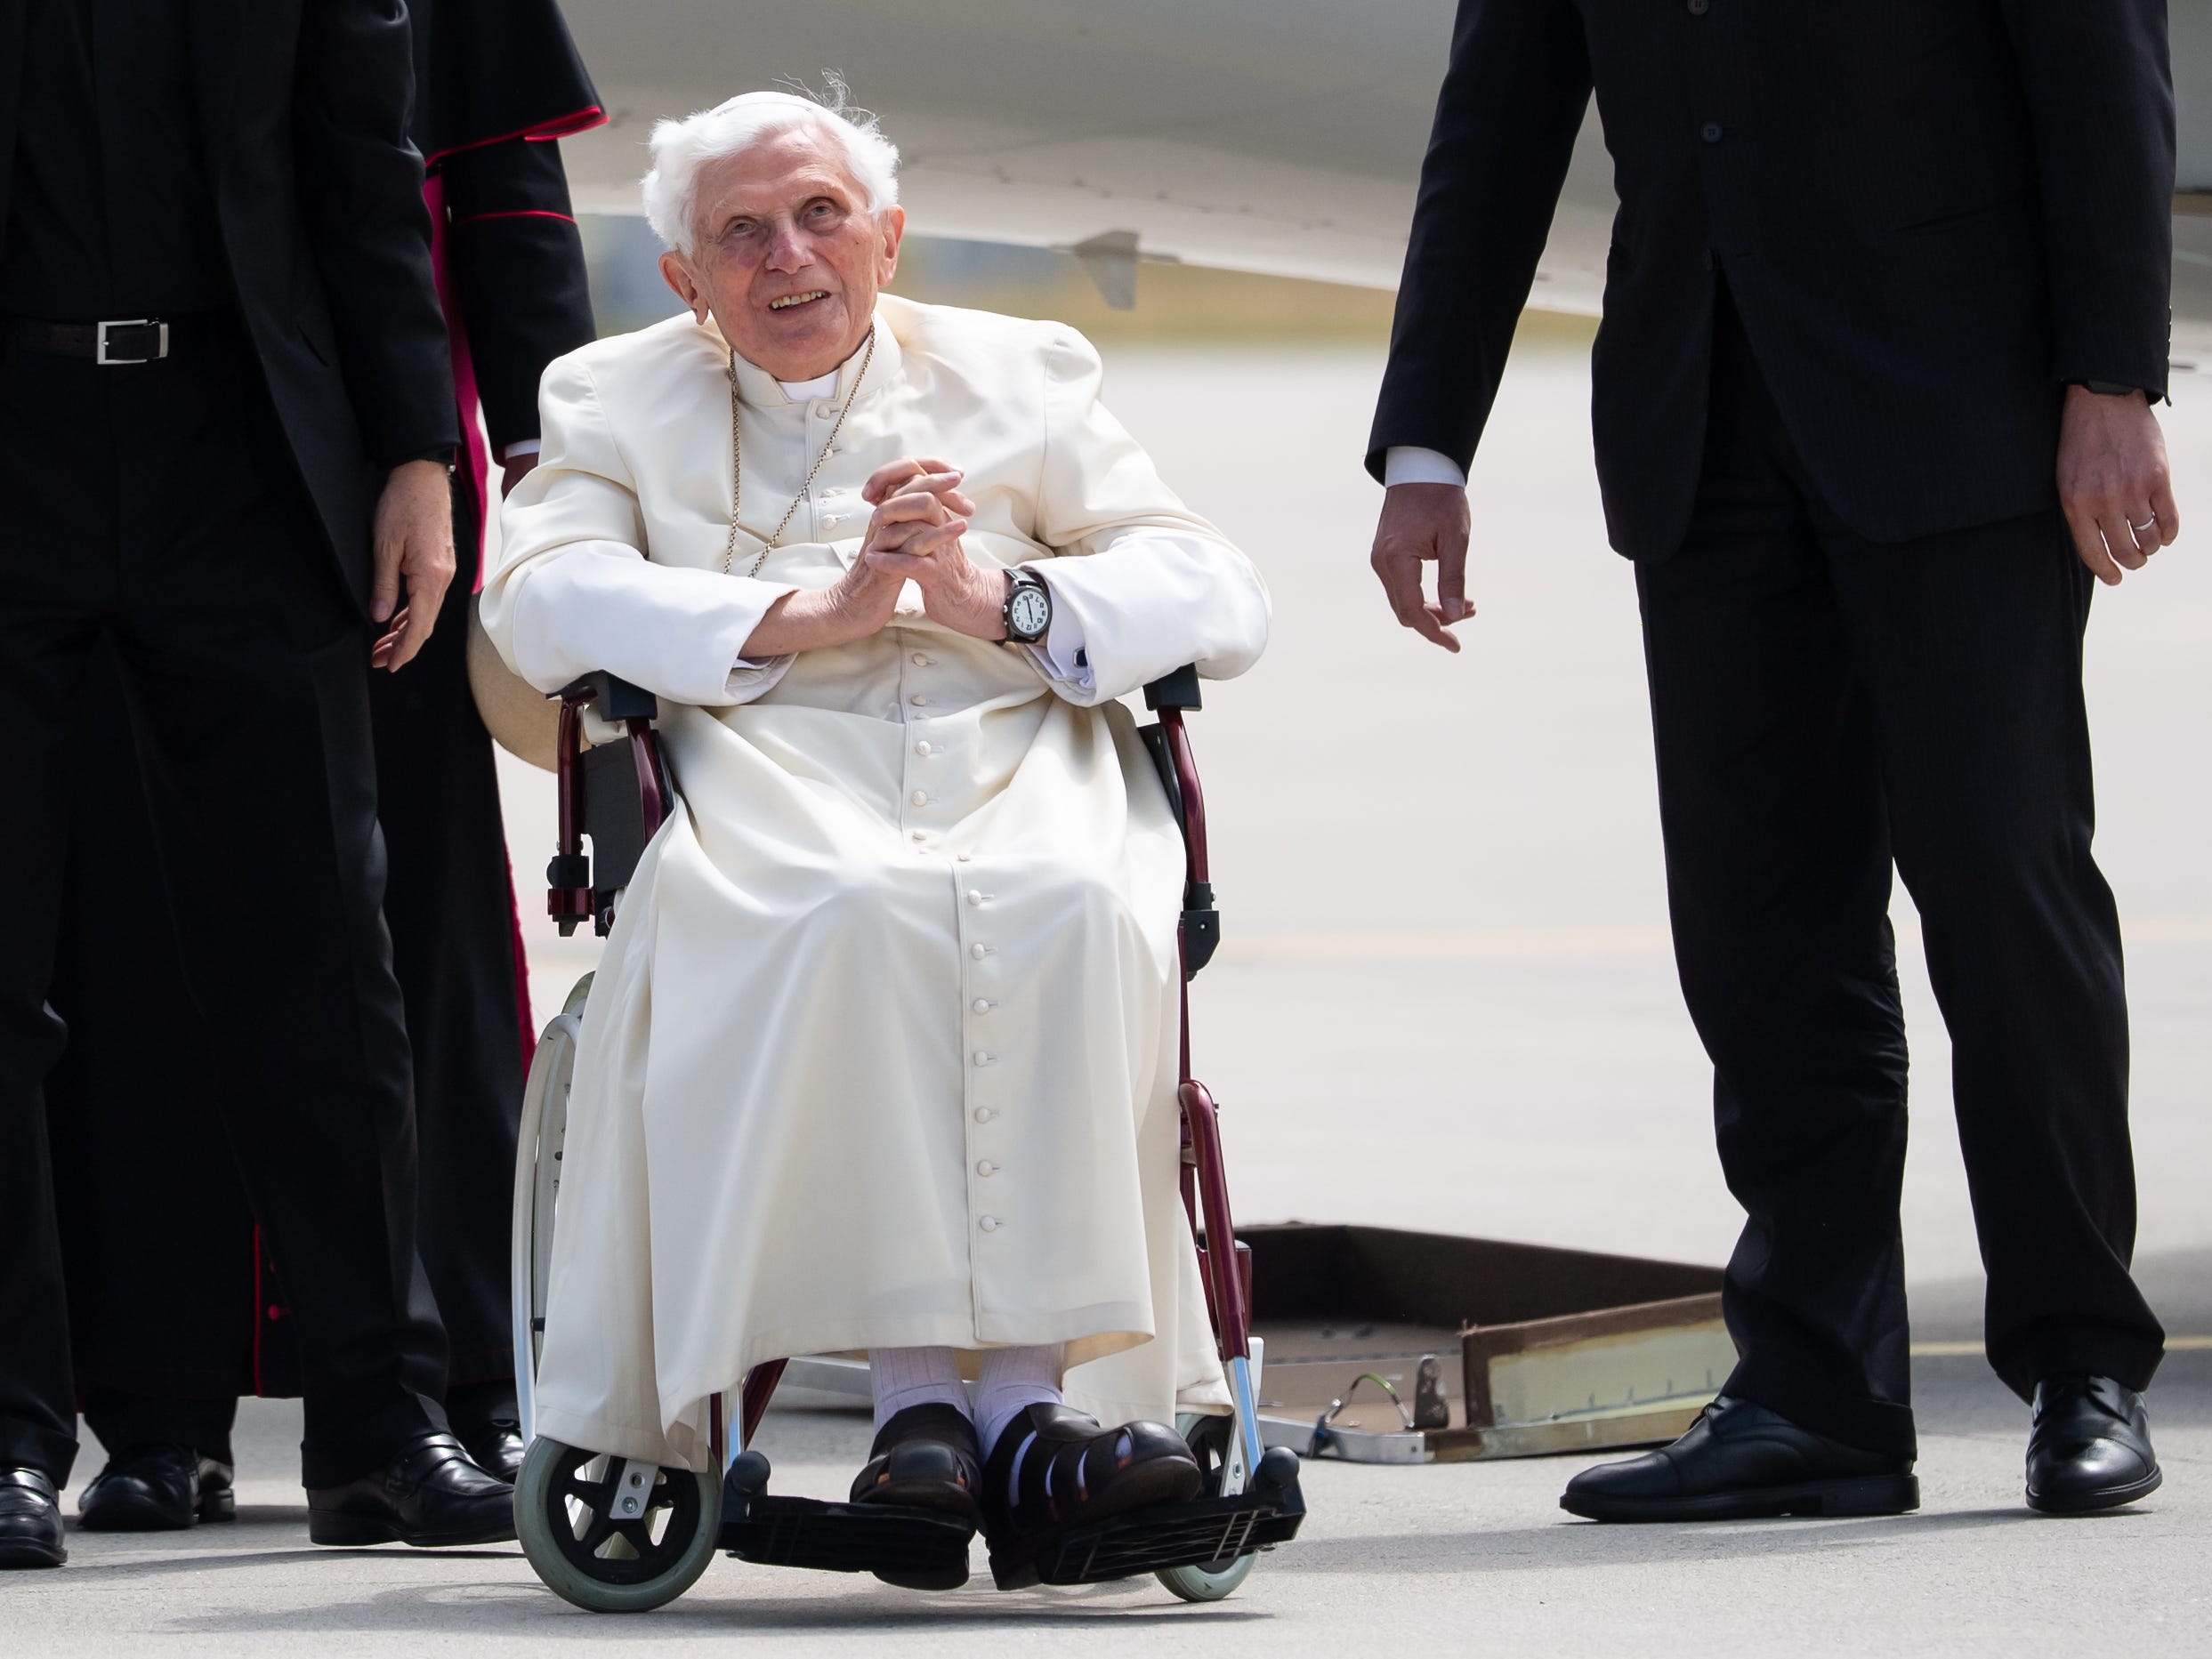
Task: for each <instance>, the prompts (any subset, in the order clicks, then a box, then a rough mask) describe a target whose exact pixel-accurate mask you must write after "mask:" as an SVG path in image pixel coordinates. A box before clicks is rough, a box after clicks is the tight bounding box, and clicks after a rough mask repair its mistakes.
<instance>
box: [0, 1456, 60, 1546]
mask: <svg viewBox="0 0 2212 1659" xmlns="http://www.w3.org/2000/svg"><path fill="white" fill-rule="evenodd" d="M68 1559H69V1551H68V1550H65V1549H64V1548H62V1545H61V1495H60V1494H58V1493H56V1492H55V1491H54V1489H53V1482H52V1480H51V1479H49V1478H47V1476H46V1473H45V1471H44V1470H37V1469H0V1567H11V1566H61V1564H62V1563H63V1562H64V1561H66V1560H68Z"/></svg>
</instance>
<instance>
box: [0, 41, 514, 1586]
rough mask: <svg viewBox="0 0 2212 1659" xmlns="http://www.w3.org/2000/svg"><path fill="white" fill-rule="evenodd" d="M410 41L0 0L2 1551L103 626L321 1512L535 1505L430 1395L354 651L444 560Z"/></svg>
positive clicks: (402, 1056)
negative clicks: (302, 1378)
mask: <svg viewBox="0 0 2212 1659" xmlns="http://www.w3.org/2000/svg"><path fill="white" fill-rule="evenodd" d="M410 85H411V80H410V72H409V68H408V31H407V21H406V15H405V12H404V11H403V9H402V8H401V6H400V4H398V0H318V3H317V4H311V5H309V4H302V3H301V0H197V3H196V4H190V5H189V6H188V5H187V4H185V0H157V3H155V4H145V3H143V0H139V3H135V4H127V5H126V4H122V3H121V0H0V158H5V160H6V163H7V165H6V167H5V170H4V171H0V191H4V194H0V348H4V350H0V469H4V481H5V499H6V502H7V511H8V513H9V525H8V535H7V536H6V537H5V538H4V540H0V771H4V774H5V776H6V777H8V778H9V780H10V785H11V788H10V794H9V805H8V809H7V810H6V812H5V813H0V865H4V866H5V867H6V868H7V869H8V870H10V871H11V872H12V873H13V875H12V881H13V883H14V886H13V892H14V897H15V903H14V906H13V909H12V914H11V917H10V926H9V927H8V929H7V930H5V932H4V934H0V1564H4V1565H8V1566H49V1565H55V1564H58V1563H59V1562H61V1560H62V1559H63V1558H64V1550H63V1546H62V1540H61V1526H60V1517H59V1512H58V1509H57V1506H56V1503H55V1495H54V1488H55V1485H56V1483H58V1482H60V1481H62V1480H64V1479H66V1478H67V1476H68V1473H69V1465H70V1462H71V1461H72V1459H73V1456H74V1454H75V1450H76V1444H75V1441H76V1437H75V1409H74V1405H75V1403H74V1399H73V1389H72V1385H71V1378H70V1373H69V1335H68V1315H67V1310H66V1308H65V1306H64V1297H63V1294H62V1292H61V1268H60V1262H59V1260H57V1254H58V1252H57V1249H56V1245H55V1229H54V1217H53V1203H52V1188H51V1182H50V1180H49V1177H48V1170H47V1154H46V1146H45V1136H44V1128H43V1115H42V1113H41V1111H40V1107H39V1091H40V1083H41V1080H42V1079H43V1078H44V1075H45V1074H46V1073H47V1071H48V1070H49V1069H50V1068H51V1067H52V1065H53V1062H54V1059H55V1056H56V1054H57V1053H58V1052H59V1051H60V1050H61V1047H62V1045H63V1043H64V1041H65V1038H66V1030H65V1027H64V1026H63V1024H62V1022H61V1020H60V1019H57V1018H56V1017H55V1016H54V1014H53V1012H52V1010H51V1009H50V1008H48V1007H47V1006H46V1003H45V998H46V990H47V984H48V978H49V975H50V972H51V967H52V961H53V956H54V943H55V931H56V913H57V907H58V905H59V900H60V894H61V873H62V871H63V869H64V867H65V866H66V863H67V861H68V859H69V856H70V848H69V834H68V825H69V812H70V797H71V794H72V791H73V772H74V765H73V760H72V745H73V743H74V742H75V740H76V738H77V734H78V731H79V711H78V689H79V687H80V685H81V684H82V682H83V681H84V679H85V672H86V665H87V664H88V662H89V661H90V659H91V657H92V656H93V652H94V651H95V650H96V649H103V648H104V649H107V650H109V651H111V652H112V654H113V656H114V658H115V660H116V662H117V664H118V665H119V668H120V671H121V677H122V681H123V684H124V689H125V702H126V705H127V706H128V709H129V715H130V721H131V726H132V729H133V741H134V746H135V749H136V752H137V755H138V761H139V766H140V769H141V774H142V778H143V783H144V785H145V788H146V792H147V794H148V797H149V800H150V801H151V804H152V808H153V813H154V819H155V824H156V827H157V832H158V836H159V843H160V850H161V854H162V858H163V862H164V865H165V874H166V877H167V881H168V885H169V888H170V890H171V891H172V893H173V894H174V899H175V903H176V906H177V913H178V920H179V934H180V945H181V947H182V953H183V957H184V961H185V963H186V966H187V968H188V970H189V972H190V989H191V995H192V996H193V998H194V1001H195V1003H197V1004H198V1009H199V1011H200V1012H201V1014H202V1016H203V1018H204V1020H205V1024H206V1030H207V1031H208V1033H209V1035H210V1045H211V1055H210V1058H211V1060H212V1062H213V1064H214V1065H215V1066H216V1067H220V1069H221V1071H222V1075H223V1077H224V1079H225V1083H226V1085H227V1086H226V1087H225V1089H224V1090H223V1091H222V1107H223V1111H224V1115H225V1122H226V1128H227V1131H228V1133H229V1139H230V1144H231V1146H232V1148H234V1150H235V1153H236V1155H237V1156H238V1163H239V1170H240V1174H241V1176H242V1179H243V1182H244V1185H245V1188H246V1194H247V1196H248V1198H249V1199H250V1201H251V1202H252V1204H253V1205H254V1211H255V1212H256V1214H257V1215H258V1216H259V1217H260V1218H261V1220H262V1225H263V1226H264V1228H267V1230H268V1231H269V1233H270V1236H271V1237H272V1239H273V1240H274V1243H275V1246H276V1249H277V1252H278V1253H279V1256H280V1257H281V1259H282V1260H283V1261H284V1263H285V1270H286V1274H287V1289H288V1290H289V1292H290V1293H291V1297H292V1301H293V1303H294V1309H295V1316H296V1322H297V1327H298V1333H299V1338H300V1341H301V1344H302V1349H303V1366H304V1369H305V1373H306V1387H305V1392H306V1397H307V1398H306V1438H305V1442H304V1444H303V1448H302V1451H303V1465H304V1470H305V1478H306V1482H307V1485H308V1487H309V1502H310V1535H311V1537H312V1538H313V1539H314V1540H315V1541H316V1542H325V1543H368V1542H385V1541H391V1540H404V1541H406V1542H415V1543H462V1542H480V1541H486V1540H489V1539H494V1538H500V1537H511V1536H513V1533H512V1531H511V1530H510V1529H511V1526H512V1518H511V1515H510V1514H509V1505H510V1501H511V1500H510V1491H509V1488H508V1487H507V1486H506V1485H505V1483H504V1482H501V1481H496V1480H494V1479H492V1478H490V1477H488V1476H487V1475H485V1474H484V1473H483V1472H482V1471H481V1470H478V1469H476V1468H475V1466H474V1465H473V1464H472V1463H470V1462H468V1461H467V1459H466V1457H465V1455H464V1454H463V1452H462V1450H461V1448H460V1446H459V1445H458V1444H457V1443H456V1441H455V1440H454V1439H453V1438H451V1436H450V1435H448V1433H446V1432H445V1428H444V1422H443V1419H442V1417H441V1415H440V1413H439V1410H438V1408H437V1406H436V1405H434V1404H433V1403H432V1399H431V1398H430V1396H431V1395H432V1394H433V1393H434V1391H435V1389H436V1387H437V1382H438V1373H439V1372H440V1368H441V1366H442V1363H443V1353H442V1342H441V1339H440V1336H439V1333H438V1331H437V1327H436V1322H435V1319H434V1317H433V1316H432V1315H431V1313H430V1311H429V1308H428V1299H427V1293H426V1290H425V1288H424V1285H423V1282H422V1272H421V1268H420V1266H419V1264H418V1262H417V1260H416V1187H415V1184H416V1169H415V1140H414V1126H413V1123H412V1121H411V1117H410V1103H409V1097H408V1044H407V1036H406V1032H405V1028H404V1027H403V1024H402V1022H401V1018H400V994H399V989H398V987H397V986H396V984H395V983H394V981H393V979H392V968H391V960H390V957H391V947H390V943H389V940H388V938H387V936H386V934H385V931H384V927H383V920H382V917H381V914H380V913H379V904H380V900H381V898H382V889H383V850H382V846H381V842H380V839H379V835H378V832H377V828H376V822H375V809H376V801H375V785H374V778H375V769H374V756H373V753H372V750H371V740H370V734H369V721H368V707H367V689H366V686H365V684H364V676H363V673H362V668H361V665H362V661H363V658H364V656H370V655H372V654H373V656H375V659H376V660H378V661H381V662H383V663H386V664H391V665H392V666H394V667H397V666H400V665H402V664H405V663H406V662H408V660H409V659H411V658H412V657H413V656H415V655H416V652H418V651H419V650H420V649H421V648H422V646H423V644H424V640H425V639H426V637H427V636H428V634H429V632H430V629H431V625H432V621H433V620H434V618H435V616H436V613H437V609H438V606H439V603H440V600H441V598H442V596H443V592H444V589H445V587H446V585H447V584H448V582H449V580H450V577H451V574H452V568H453V554H452V519H451V501H450V496H449V494H448V482H447V463H448V458H449V456H450V455H451V453H452V450H453V447H454V443H455V439H456V431H455V428H454V422H453V389H452V385H451V382H450V377H449V369H448V364H447V360H446V344H445V338H444V331H443V327H442V325H441V323H440V318H439V313H438V302H437V296H436V294H435V292H434V289H433V287H432V279H431V272H430V262H429V246H428V229H429V228H428V225H427V223H426V221H425V217H424V213H423V207H422V199H421V195H420V192H421V189H422V162H421V158H420V157H419V156H418V155H417V154H416V151H415V150H414V149H412V148H411V147H410V146H409V145H408V141H407V136H406V121H407V111H408V97H409V92H410ZM372 624H373V625H372ZM377 633H381V634H382V636H383V637H382V638H380V639H379V638H375V635H376V634H377ZM372 641H373V653H372Z"/></svg>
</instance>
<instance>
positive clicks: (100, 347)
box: [93, 317, 169, 368]
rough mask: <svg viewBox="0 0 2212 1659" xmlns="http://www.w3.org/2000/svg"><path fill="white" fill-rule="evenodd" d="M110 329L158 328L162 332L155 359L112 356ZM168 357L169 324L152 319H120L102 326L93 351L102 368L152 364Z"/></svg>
mask: <svg viewBox="0 0 2212 1659" xmlns="http://www.w3.org/2000/svg"><path fill="white" fill-rule="evenodd" d="M110 328H156V329H158V330H160V333H159V334H157V336H156V344H155V350H154V355H153V357H115V356H111V355H110V354H109V348H108V331H109V329H110ZM168 355H169V325H168V324H166V323H157V322H156V321H155V320H154V319H153V318H150V317H118V318H112V319H110V320H109V321H107V322H103V323H101V325H100V333H99V335H98V336H97V339H96V342H95V344H94V346H93V362H95V363H97V364H99V365H100V366H101V367H102V368H105V367H108V366H110V365H114V364H123V363H151V362H153V361H154V360H155V358H165V357H167V356H168Z"/></svg>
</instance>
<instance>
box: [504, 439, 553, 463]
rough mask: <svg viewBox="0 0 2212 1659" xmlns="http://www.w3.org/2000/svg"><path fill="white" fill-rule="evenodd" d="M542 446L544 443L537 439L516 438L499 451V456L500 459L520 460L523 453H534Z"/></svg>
mask: <svg viewBox="0 0 2212 1659" xmlns="http://www.w3.org/2000/svg"><path fill="white" fill-rule="evenodd" d="M544 447H545V445H544V444H543V443H542V442H541V441H540V440H539V439H535V438H518V439H515V440H514V441H513V443H511V444H509V445H508V446H507V447H505V449H502V450H501V451H500V452H499V458H500V459H501V460H502V461H520V460H521V458H522V457H523V456H524V455H536V454H537V452H538V451H539V450H541V449H543V448H544Z"/></svg>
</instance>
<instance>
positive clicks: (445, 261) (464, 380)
mask: <svg viewBox="0 0 2212 1659" xmlns="http://www.w3.org/2000/svg"><path fill="white" fill-rule="evenodd" d="M423 201H424V204H425V205H427V206H428V207H429V208H430V262H431V270H432V272H433V273H434V274H435V275H436V277H437V279H438V302H439V304H440V306H442V307H443V308H444V310H445V313H446V340H447V343H448V348H449V349H450V350H451V351H452V353H453V399H454V407H455V412H456V414H457V415H459V416H460V420H461V467H460V477H461V487H462V488H463V489H464V490H465V491H466V492H467V493H468V499H469V509H470V511H472V513H473V514H474V515H475V519H476V584H475V586H474V587H473V588H472V589H471V590H470V591H471V592H482V590H483V586H484V529H485V518H486V516H487V514H488V511H490V509H489V504H488V503H489V502H490V499H491V497H490V493H489V490H488V487H487V486H488V483H489V480H490V475H491V455H490V452H489V450H488V447H486V445H485V442H484V429H483V425H482V423H480V422H479V421H478V419H477V418H476V415H477V408H478V406H479V404H480V401H481V399H480V398H479V397H478V395H477V391H476V364H475V360H474V359H473V358H471V357H470V355H469V334H468V319H467V318H464V317H463V316H462V315H461V298H460V294H459V292H458V289H457V286H456V283H455V281H454V275H453V241H452V234H451V229H450V227H449V226H448V224H447V223H446V181H445V180H444V179H443V178H442V177H440V175H439V174H437V173H432V174H431V175H430V177H428V178H427V179H425V180H424V181H423ZM507 924H508V930H509V937H510V938H512V940H513V950H514V1007H515V1024H516V1027H517V1029H518V1032H519V1034H520V1036H521V1046H522V1069H523V1071H524V1072H526V1073H527V1072H528V1071H529V1068H530V1061H531V1059H533V1058H535V1056H536V1055H537V1031H536V1029H535V1028H534V1027H532V1026H531V1024H530V970H529V958H528V956H527V955H526V954H525V953H524V951H523V947H522V913H521V907H520V906H518V905H517V903H516V901H515V897H514V865H513V860H512V859H510V860H509V861H508V863H507Z"/></svg>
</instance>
